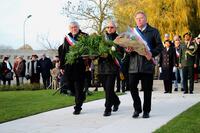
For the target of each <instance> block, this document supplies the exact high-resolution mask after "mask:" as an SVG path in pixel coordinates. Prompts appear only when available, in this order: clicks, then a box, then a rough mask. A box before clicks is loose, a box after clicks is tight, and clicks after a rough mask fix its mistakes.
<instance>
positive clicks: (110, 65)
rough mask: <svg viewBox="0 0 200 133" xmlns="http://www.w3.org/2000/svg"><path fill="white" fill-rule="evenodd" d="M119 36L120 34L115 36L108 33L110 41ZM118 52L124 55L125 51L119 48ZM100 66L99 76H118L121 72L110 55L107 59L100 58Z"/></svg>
mask: <svg viewBox="0 0 200 133" xmlns="http://www.w3.org/2000/svg"><path fill="white" fill-rule="evenodd" d="M117 36H118V34H117V33H116V32H115V33H113V34H108V33H106V37H107V39H108V40H112V41H113V40H114V39H115V38H116V37H117ZM117 51H118V52H120V53H122V51H123V49H122V48H121V47H119V46H117ZM119 60H120V59H119ZM98 64H99V65H98V70H99V74H117V72H118V71H119V66H117V64H116V63H115V61H114V59H113V58H112V56H111V55H110V54H108V57H106V58H102V57H100V58H99V61H98Z"/></svg>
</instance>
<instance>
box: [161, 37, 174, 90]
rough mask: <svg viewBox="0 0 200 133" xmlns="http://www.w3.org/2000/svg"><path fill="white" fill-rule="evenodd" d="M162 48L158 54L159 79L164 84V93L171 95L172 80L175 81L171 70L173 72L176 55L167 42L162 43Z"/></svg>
mask: <svg viewBox="0 0 200 133" xmlns="http://www.w3.org/2000/svg"><path fill="white" fill-rule="evenodd" d="M164 46H165V48H164V50H163V51H162V53H161V54H160V60H159V70H160V79H161V80H163V83H164V90H165V92H164V93H172V80H174V79H175V75H174V74H173V69H174V71H175V68H176V64H177V62H176V55H175V54H176V53H175V49H174V47H171V43H170V41H169V40H167V41H165V42H164Z"/></svg>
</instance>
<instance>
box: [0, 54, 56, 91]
mask: <svg viewBox="0 0 200 133" xmlns="http://www.w3.org/2000/svg"><path fill="white" fill-rule="evenodd" d="M57 62H59V59H58V57H55V59H53V60H52V61H51V59H50V58H48V57H47V56H46V55H45V54H43V55H42V57H41V58H40V59H38V55H36V54H34V55H32V56H31V59H30V60H28V61H26V60H25V59H23V57H22V56H17V57H16V58H15V59H14V63H13V64H11V63H10V61H9V57H8V56H4V58H3V61H2V62H1V63H0V81H3V85H9V86H10V85H11V81H12V80H15V81H16V85H17V86H20V85H23V84H24V80H25V79H27V80H30V84H38V85H39V84H40V79H41V77H42V83H43V86H42V87H43V88H44V89H47V88H48V87H50V86H51V81H52V79H53V78H52V77H55V76H54V73H55V72H54V69H55V68H56V67H57V68H58V65H56V63H57ZM56 74H57V73H56ZM58 75H59V74H58Z"/></svg>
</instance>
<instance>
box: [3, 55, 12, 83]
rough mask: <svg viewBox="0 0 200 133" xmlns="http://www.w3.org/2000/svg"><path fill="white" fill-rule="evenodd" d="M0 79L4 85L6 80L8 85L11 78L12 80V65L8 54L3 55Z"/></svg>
mask: <svg viewBox="0 0 200 133" xmlns="http://www.w3.org/2000/svg"><path fill="white" fill-rule="evenodd" d="M2 80H3V85H6V81H7V82H8V85H11V80H13V72H12V65H11V63H10V62H9V57H8V56H5V57H4V59H3V62H2Z"/></svg>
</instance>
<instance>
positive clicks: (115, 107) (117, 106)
mask: <svg viewBox="0 0 200 133" xmlns="http://www.w3.org/2000/svg"><path fill="white" fill-rule="evenodd" d="M119 105H120V102H119V104H117V105H114V106H113V112H116V111H118V109H119Z"/></svg>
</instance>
